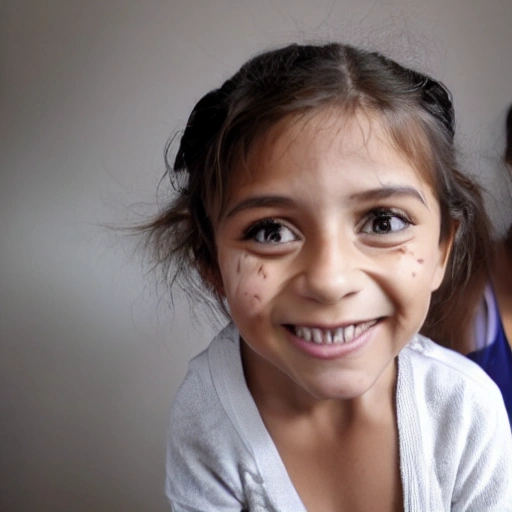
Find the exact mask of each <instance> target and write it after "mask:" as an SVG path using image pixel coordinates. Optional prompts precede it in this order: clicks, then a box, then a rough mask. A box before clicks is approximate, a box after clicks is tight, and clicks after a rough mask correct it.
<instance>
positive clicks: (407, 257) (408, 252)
mask: <svg viewBox="0 0 512 512" xmlns="http://www.w3.org/2000/svg"><path fill="white" fill-rule="evenodd" d="M381 258H382V259H381V262H382V263H383V264H382V263H381V271H382V272H384V274H385V275H387V276H390V275H394V276H395V277H396V278H397V279H399V280H400V282H402V283H404V284H405V282H407V281H408V282H410V284H411V286H412V287H414V286H416V285H420V284H421V283H423V282H424V281H425V280H429V279H432V278H433V275H430V273H429V271H428V268H429V263H428V262H429V261H430V260H431V259H432V260H433V256H432V255H430V254H426V253H425V252H424V251H418V250H415V248H414V247H410V246H408V245H405V246H402V247H399V248H398V249H395V250H393V251H391V252H389V253H388V254H387V255H386V256H384V257H383V256H381ZM414 290H415V288H412V289H411V292H414Z"/></svg>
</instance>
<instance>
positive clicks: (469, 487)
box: [166, 324, 512, 512]
mask: <svg viewBox="0 0 512 512" xmlns="http://www.w3.org/2000/svg"><path fill="white" fill-rule="evenodd" d="M396 404H397V423H398V432H399V445H400V472H401V479H402V488H403V499H404V510H405V511H407V512H420V511H422V512H423V511H424V512H442V511H453V512H491V511H492V512H508V511H512V436H511V432H510V427H509V423H508V418H507V414H506V411H505V407H504V404H503V399H502V397H501V393H500V391H499V390H498V388H497V387H496V385H495V384H494V383H493V382H492V381H491V379H490V378H489V377H488V376H487V375H486V374H485V373H484V372H483V371H482V370H481V369H480V368H479V367H478V366H477V365H476V364H474V363H472V362H471V361H469V360H467V359H466V358H464V357H463V356H461V355H459V354H456V353H455V352H452V351H450V350H448V349H445V348H442V347H440V346H438V345H437V344H435V343H434V342H432V341H431V340H429V339H427V338H425V337H423V336H420V335H417V336H416V337H415V338H414V339H413V340H412V341H411V342H410V343H409V344H408V345H407V346H406V347H405V348H404V349H403V350H402V351H401V352H400V355H399V357H398V380H397V391H396ZM166 494H167V496H168V498H169V501H170V503H171V506H172V510H173V511H174V512H212V511H215V512H224V511H225V512H228V511H229V512H231V511H233V512H235V511H236V512H240V511H250V512H306V509H305V507H304V505H303V504H302V502H301V500H300V498H299V496H298V494H297V492H296V490H295V488H294V487H293V484H292V482H291V480H290V478H289V476H288V473H287V472H286V468H285V467H284V464H283V462H282V460H281V458H280V457H279V453H278V451H277V449H276V447H275V445H274V443H273V441H272V438H271V437H270V435H269V433H268V431H267V430H266V428H265V425H264V424H263V421H262V419H261V416H260V414H259V412H258V409H257V407H256V404H255V403H254V400H253V398H252V396H251V394H250V392H249V390H248V388H247V385H246V382H245V378H244V374H243V368H242V362H241V357H240V344H239V334H238V331H237V330H236V327H235V326H234V325H233V324H230V325H228V326H227V327H226V328H225V329H224V330H223V331H222V332H221V333H220V334H219V335H218V336H217V337H216V338H215V339H214V340H213V341H212V343H211V344H210V346H209V347H208V348H207V350H205V351H204V352H202V353H201V354H200V355H198V356H197V357H196V358H194V359H193V360H192V361H191V362H190V365H189V371H188V373H187V376H186V377H185V380H184V381H183V383H182V385H181V387H180V389H179V391H178V393H177V395H176V397H175V399H174V402H173V405H172V408H171V416H170V426H169V438H168V451H167V478H166Z"/></svg>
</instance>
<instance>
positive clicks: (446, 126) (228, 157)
mask: <svg viewBox="0 0 512 512" xmlns="http://www.w3.org/2000/svg"><path fill="white" fill-rule="evenodd" d="M328 106H336V107H338V108H341V109H342V111H343V112H344V113H346V114H347V115H349V116H350V115H353V114H354V113H356V112H364V113H367V114H369V115H376V116H377V117H378V118H379V119H381V120H382V122H383V126H384V127H385V129H386V130H387V132H388V134H389V136H390V140H391V141H392V143H393V144H394V145H395V146H396V148H397V149H398V150H400V151H401V152H402V154H404V155H405V156H406V157H407V158H408V159H409V160H410V161H411V162H412V163H413V164H414V166H415V167H416V168H417V169H418V170H420V171H421V172H423V174H424V175H425V176H426V178H427V179H428V180H429V183H431V185H432V186H433V189H434V191H435V192H436V194H437V197H438V199H439V203H440V206H441V238H444V237H446V236H447V235H448V234H449V233H450V232H451V231H452V230H453V229H454V226H456V227H457V232H456V235H455V241H454V244H453V248H452V252H451V256H450V261H449V265H448V269H447V273H446V277H445V279H444V282H443V284H442V285H441V287H440V288H439V290H437V291H436V292H435V293H434V294H433V297H432V302H431V307H430V310H429V314H428V317H427V320H426V322H425V325H424V327H423V330H422V332H423V333H425V334H427V335H428V336H431V337H433V338H434V339H436V340H437V341H439V342H441V343H444V344H446V345H449V346H451V345H453V344H454V341H455V340H456V339H457V337H460V336H461V334H462V333H463V332H465V331H467V330H468V328H469V324H470V320H471V317H472V314H473V309H474V307H475V305H476V302H477V300H478V298H479V296H480V293H481V290H482V287H483V282H484V276H485V268H484V267H485V261H486V257H487V252H486V251H487V247H488V246H489V244H488V236H489V233H490V229H489V223H488V219H487V216H486V214H485V211H484V208H483V203H482V199H481V195H480V190H479V188H478V186H477V185H476V184H475V183H473V182H472V181H470V179H469V178H467V177H465V176H464V175H463V174H462V173H461V172H459V170H458V168H457V163H456V157H455V150H454V144H453V138H454V114H453V107H452V101H451V95H450V93H449V91H448V90H447V89H446V88H445V87H444V86H443V85H442V84H441V83H439V82H437V81H435V80H433V79H432V78H430V77H428V76H426V75H423V74H421V73H418V72H416V71H413V70H411V69H407V68H404V67H402V66H401V65H399V64H398V63H396V62H394V61H393V60H390V59H388V58H386V57H384V56H383V55H381V54H379V53H375V52H368V51H364V50H361V49H357V48H354V47H351V46H348V45H342V44H336V43H331V44H325V45H295V44H294V45H290V46H286V47H284V48H280V49H277V50H273V51H270V52H266V53H263V54H261V55H258V56H256V57H254V58H253V59H251V60H249V61H248V62H247V63H246V64H245V65H244V66H242V68H241V69H240V70H239V71H238V72H237V73H236V74H235V75H234V76H233V77H231V78H230V79H229V80H227V81H226V82H225V83H224V84H223V85H222V87H220V88H219V89H215V90H213V91H211V92H209V93H208V94H206V95H205V96H204V97H203V98H202V99H201V100H199V102H198V103H197V104H196V106H195V107H194V109H193V111H192V113H191V115H190V118H189V120H188V123H187V126H186V128H185V131H184V133H183V135H182V137H181V141H180V146H179V149H178V152H177V155H176V158H175V161H174V163H173V164H171V163H170V148H171V147H172V145H171V144H169V145H168V146H167V148H166V163H167V172H168V174H169V176H170V178H171V181H172V182H173V183H174V184H176V183H178V181H180V180H183V182H182V183H183V185H182V186H177V187H176V188H177V194H176V197H175V198H174V199H173V201H172V202H171V203H170V204H169V205H168V206H167V207H166V208H165V209H164V210H163V211H162V212H161V213H160V214H159V215H158V216H157V217H156V218H155V219H153V220H152V221H151V222H149V223H147V224H145V225H144V226H142V227H141V230H142V231H143V232H145V233H146V235H147V237H146V245H147V247H148V248H150V249H151V250H152V251H153V252H152V254H153V256H154V259H155V262H156V263H157V264H160V265H161V268H162V269H163V271H164V274H165V276H166V278H167V279H168V280H170V282H171V283H172V284H176V283H177V284H178V285H179V286H181V287H183V288H184V289H186V290H187V291H189V293H192V294H194V293H195V292H198V291H201V285H205V284H206V285H207V287H209V289H210V292H212V293H213V294H214V295H216V298H217V299H218V303H219V304H220V305H222V304H223V300H222V299H223V298H222V297H221V296H220V295H219V294H218V291H217V290H216V288H215V287H214V286H212V285H211V283H212V277H213V276H214V275H215V274H217V273H218V268H217V261H216V248H215V239H214V235H213V222H214V221H215V219H216V217H217V215H219V213H220V212H221V211H222V209H223V207H224V205H225V202H226V196H227V191H228V190H229V185H230V182H231V179H232V175H233V169H234V167H235V164H237V163H239V162H241V161H243V160H244V159H245V157H246V156H247V153H248V151H249V149H250V148H251V147H252V145H253V144H254V141H255V140H256V139H257V138H258V137H259V136H261V135H262V134H263V133H265V132H266V131H267V130H268V129H269V128H270V127H271V126H273V125H274V124H275V123H277V122H278V121H280V120H281V119H283V118H285V117H287V116H290V115H301V114H306V113H307V112H311V111H312V110H317V109H322V108H325V107H328ZM198 278H199V279H198ZM202 291H204V288H203V290H202Z"/></svg>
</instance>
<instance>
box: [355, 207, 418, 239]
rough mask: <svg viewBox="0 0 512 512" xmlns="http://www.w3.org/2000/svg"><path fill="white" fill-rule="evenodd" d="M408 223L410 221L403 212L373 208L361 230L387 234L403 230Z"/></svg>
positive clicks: (370, 233) (369, 232) (368, 232)
mask: <svg viewBox="0 0 512 512" xmlns="http://www.w3.org/2000/svg"><path fill="white" fill-rule="evenodd" d="M410 225H411V222H410V221H409V220H408V219H407V218H406V217H405V216H404V215H403V214H399V213H396V212H394V211H392V210H374V211H372V212H371V213H370V218H369V219H368V220H367V221H366V222H365V223H364V225H363V228H362V230H361V231H362V232H363V233H366V234H368V235H387V234H390V233H397V232H399V231H403V230H404V229H406V228H407V227H408V226H410Z"/></svg>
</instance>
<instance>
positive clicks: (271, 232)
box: [242, 208, 413, 245]
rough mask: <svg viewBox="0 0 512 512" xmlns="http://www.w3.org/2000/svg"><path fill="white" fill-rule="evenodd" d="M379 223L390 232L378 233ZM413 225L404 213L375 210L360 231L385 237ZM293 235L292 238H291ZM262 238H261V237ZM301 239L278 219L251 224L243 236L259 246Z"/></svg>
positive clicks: (383, 209)
mask: <svg viewBox="0 0 512 512" xmlns="http://www.w3.org/2000/svg"><path fill="white" fill-rule="evenodd" d="M393 219H398V220H399V221H400V222H401V223H402V226H400V227H399V228H398V229H393V226H392V224H391V223H392V222H393ZM377 221H381V222H382V221H384V222H386V223H387V224H388V226H389V230H388V231H385V230H384V231H380V232H376V231H374V229H375V222H377ZM412 224H413V222H412V220H411V219H410V218H408V217H407V216H406V215H405V214H404V213H403V212H397V211H395V210H393V209H392V208H375V209H373V210H371V211H370V212H368V214H367V215H366V216H365V218H364V219H363V221H362V226H361V229H360V231H361V232H362V233H363V234H367V235H374V236H383V235H389V234H395V233H399V232H401V231H403V230H405V229H407V228H408V227H409V226H411V225H412ZM368 225H370V229H369V230H368V231H365V228H366V227H367V226H368ZM283 228H284V229H286V230H287V231H288V232H289V234H288V237H289V239H288V240H285V241H283V240H282V238H283V236H282V233H280V231H281V230H282V229H283ZM263 232H264V233H265V234H264V235H263V238H262V239H258V238H259V235H260V234H261V233H263ZM290 234H291V237H290ZM275 235H278V236H279V239H275V238H274V239H272V237H273V236H275ZM260 238H261V237H260ZM298 239H299V236H298V235H297V234H296V233H295V232H294V231H293V229H291V228H290V227H288V226H287V225H286V224H284V223H283V222H281V221H279V220H277V219H272V218H270V219H262V220H259V221H257V222H255V223H254V224H251V225H250V226H249V227H248V228H247V229H246V230H245V231H244V232H243V234H242V240H252V241H254V242H256V243H258V244H263V245H280V244H285V243H290V242H293V241H296V240H298Z"/></svg>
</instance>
